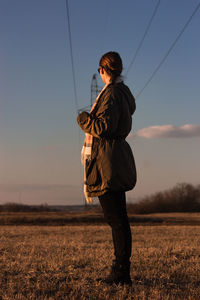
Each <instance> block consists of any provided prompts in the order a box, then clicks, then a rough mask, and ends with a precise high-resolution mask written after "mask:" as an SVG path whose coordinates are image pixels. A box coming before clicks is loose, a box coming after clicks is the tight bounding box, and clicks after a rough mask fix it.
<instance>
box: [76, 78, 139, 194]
mask: <svg viewBox="0 0 200 300" xmlns="http://www.w3.org/2000/svg"><path fill="white" fill-rule="evenodd" d="M135 108H136V105H135V99H134V97H133V95H132V93H131V92H130V90H129V88H128V87H127V86H126V85H125V84H124V83H123V82H120V83H115V84H109V85H108V86H107V87H106V89H105V90H104V91H103V92H102V94H101V96H100V98H99V99H98V102H97V105H96V106H95V108H94V110H93V111H92V113H90V114H89V113H87V112H82V113H80V114H79V115H78V117H77V122H78V124H79V126H80V127H81V128H82V130H83V131H84V132H86V133H90V134H91V135H92V136H93V145H92V156H91V160H89V161H86V167H85V168H86V184H87V191H88V194H89V196H90V197H96V196H100V195H103V194H104V193H105V192H107V191H128V190H131V189H133V188H134V186H135V184H136V167H135V161H134V157H133V154H132V150H131V148H130V146H129V144H128V143H127V142H126V140H125V139H126V137H127V136H128V134H129V132H130V130H131V126H132V114H133V113H134V111H135Z"/></svg>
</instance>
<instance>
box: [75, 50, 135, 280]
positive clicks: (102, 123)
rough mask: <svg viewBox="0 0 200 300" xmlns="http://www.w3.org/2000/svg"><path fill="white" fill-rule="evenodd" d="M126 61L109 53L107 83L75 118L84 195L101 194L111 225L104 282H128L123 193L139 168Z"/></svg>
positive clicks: (103, 65)
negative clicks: (81, 136)
mask: <svg viewBox="0 0 200 300" xmlns="http://www.w3.org/2000/svg"><path fill="white" fill-rule="evenodd" d="M122 68H123V66H122V60H121V57H120V55H119V54H118V53H117V52H108V53H105V54H104V55H103V56H102V57H101V59H100V62H99V69H98V72H99V74H100V76H101V78H102V81H103V82H104V83H105V86H104V88H103V89H102V91H101V93H100V94H99V96H98V97H97V99H96V101H95V103H94V105H93V107H92V109H91V111H90V113H87V112H82V113H80V114H79V115H78V117H77V122H78V124H79V126H80V127H81V128H82V130H83V131H84V132H85V133H86V139H85V143H84V146H83V149H82V161H83V162H84V167H85V188H84V191H85V196H86V200H87V202H90V201H91V197H97V196H98V198H99V201H100V204H101V206H102V209H103V213H104V217H105V219H106V221H107V222H108V224H109V225H110V226H111V228H112V237H113V245H114V254H115V259H114V260H113V264H112V268H111V272H110V274H109V276H107V277H106V278H105V279H101V280H102V281H104V282H106V283H108V284H112V283H116V284H119V283H120V284H130V285H131V283H132V281H131V278H130V257H131V246H132V237H131V230H130V224H129V220H128V217H127V211H126V196H125V192H126V191H129V190H131V189H133V188H134V186H135V184H136V168H135V162H134V157H133V154H132V151H131V148H130V146H129V144H128V143H127V142H126V140H125V139H126V137H127V136H128V134H129V132H130V130H131V126H132V114H133V113H134V111H135V108H136V106H135V99H134V97H133V95H132V94H131V92H130V90H129V88H128V87H127V86H126V85H125V84H124V83H123V81H122V78H121V72H122Z"/></svg>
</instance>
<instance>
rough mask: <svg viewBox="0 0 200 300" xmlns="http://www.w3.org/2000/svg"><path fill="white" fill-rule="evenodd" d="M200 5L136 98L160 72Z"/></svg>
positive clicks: (199, 5)
mask: <svg viewBox="0 0 200 300" xmlns="http://www.w3.org/2000/svg"><path fill="white" fill-rule="evenodd" d="M199 7H200V3H199V4H198V5H197V6H196V8H195V10H194V11H193V13H192V15H191V16H190V17H189V19H188V21H187V22H186V23H185V25H184V26H183V28H182V30H181V31H180V33H179V34H178V36H177V37H176V39H175V40H174V42H173V43H172V45H171V46H170V47H169V49H168V51H167V53H166V54H165V56H164V57H163V59H162V60H161V61H160V63H159V64H158V66H157V67H156V69H155V70H154V71H153V73H152V74H151V76H150V78H149V79H148V80H147V82H146V83H145V85H144V86H143V88H142V89H141V90H140V92H139V93H138V94H137V95H136V98H139V96H140V95H141V94H142V92H143V91H144V89H145V88H146V87H147V86H148V84H149V83H150V82H151V80H152V79H153V77H154V76H155V75H156V73H157V72H158V70H159V69H160V67H161V66H162V64H163V63H164V62H165V60H166V59H167V57H168V55H169V54H170V52H171V51H172V49H173V48H174V46H175V45H176V43H177V42H178V40H179V39H180V37H181V35H182V34H183V32H184V31H185V29H186V27H187V26H188V25H189V23H190V22H191V20H192V18H193V17H194V15H195V14H196V12H197V10H198V9H199Z"/></svg>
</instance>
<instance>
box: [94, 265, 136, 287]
mask: <svg viewBox="0 0 200 300" xmlns="http://www.w3.org/2000/svg"><path fill="white" fill-rule="evenodd" d="M99 280H101V281H102V282H105V283H107V284H110V285H112V284H113V283H115V284H128V285H132V280H131V277H130V262H129V261H128V262H126V263H123V264H122V263H119V262H118V261H116V260H114V261H113V263H112V267H111V271H110V274H109V275H108V276H107V277H106V278H104V279H99Z"/></svg>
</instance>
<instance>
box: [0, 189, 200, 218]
mask: <svg viewBox="0 0 200 300" xmlns="http://www.w3.org/2000/svg"><path fill="white" fill-rule="evenodd" d="M68 210H69V208H68V209H67V208H66V211H68ZM87 210H90V211H91V212H100V211H102V209H101V207H100V205H94V206H88V207H87ZM51 211H58V209H56V208H55V207H51V206H48V204H46V203H45V204H41V205H26V204H20V203H5V204H2V205H0V212H51ZM127 211H128V213H129V214H151V213H168V212H200V185H198V186H193V185H191V184H188V183H179V184H177V185H176V186H175V187H173V188H172V189H169V190H166V191H163V192H158V193H155V194H153V195H149V196H146V197H144V198H142V199H141V200H140V201H139V202H137V203H128V204H127Z"/></svg>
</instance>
